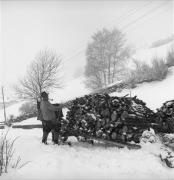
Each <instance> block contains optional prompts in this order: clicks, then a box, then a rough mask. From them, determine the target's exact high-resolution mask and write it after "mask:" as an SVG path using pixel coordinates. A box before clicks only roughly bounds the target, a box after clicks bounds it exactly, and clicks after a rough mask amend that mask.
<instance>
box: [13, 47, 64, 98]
mask: <svg viewBox="0 0 174 180" xmlns="http://www.w3.org/2000/svg"><path fill="white" fill-rule="evenodd" d="M60 70H61V58H60V57H58V56H57V55H56V53H54V52H53V51H50V50H43V51H40V52H39V53H38V55H37V56H36V57H35V59H34V61H32V62H31V64H30V66H29V67H28V70H27V72H26V75H25V77H24V78H22V79H20V80H19V83H18V84H17V85H15V87H14V88H15V91H16V93H17V95H18V96H19V97H22V98H25V99H36V98H38V97H39V95H40V93H41V92H42V91H50V90H51V89H53V88H60V87H61V74H60Z"/></svg>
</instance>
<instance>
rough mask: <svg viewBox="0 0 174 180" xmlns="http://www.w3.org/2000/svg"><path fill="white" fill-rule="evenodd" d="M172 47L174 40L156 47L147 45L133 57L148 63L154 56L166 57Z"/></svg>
mask: <svg viewBox="0 0 174 180" xmlns="http://www.w3.org/2000/svg"><path fill="white" fill-rule="evenodd" d="M172 47H173V48H174V41H171V42H169V43H167V44H164V45H161V46H158V47H154V48H150V47H146V48H143V49H140V50H138V51H137V52H136V53H135V54H134V55H133V56H132V58H133V59H136V60H138V61H139V60H140V61H144V62H146V63H150V62H151V60H152V59H153V58H154V57H157V58H162V59H165V58H166V56H167V53H168V51H169V50H171V48H172Z"/></svg>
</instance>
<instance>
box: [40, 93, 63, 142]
mask: <svg viewBox="0 0 174 180" xmlns="http://www.w3.org/2000/svg"><path fill="white" fill-rule="evenodd" d="M41 98H42V99H41V102H40V111H41V114H42V125H43V137H42V142H43V143H44V144H47V137H48V134H49V133H50V132H51V131H52V130H53V133H54V143H56V144H57V143H58V132H57V131H56V129H57V128H56V121H57V118H56V114H55V111H60V110H61V109H62V105H59V106H57V107H56V106H54V105H52V104H51V103H50V102H49V101H48V94H47V93H46V92H42V93H41Z"/></svg>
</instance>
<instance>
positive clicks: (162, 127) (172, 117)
mask: <svg viewBox="0 0 174 180" xmlns="http://www.w3.org/2000/svg"><path fill="white" fill-rule="evenodd" d="M156 115H157V123H158V124H159V130H158V131H160V132H164V133H174V100H170V101H166V102H165V103H163V105H162V107H161V108H160V109H157V113H156Z"/></svg>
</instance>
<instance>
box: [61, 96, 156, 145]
mask: <svg viewBox="0 0 174 180" xmlns="http://www.w3.org/2000/svg"><path fill="white" fill-rule="evenodd" d="M154 117H155V114H154V112H153V111H152V110H150V109H149V108H148V107H146V104H145V103H144V102H143V101H142V100H139V99H138V98H137V97H136V96H135V97H133V98H131V97H126V96H125V97H112V96H109V95H108V94H94V95H86V96H84V97H81V98H76V99H75V100H74V101H72V102H71V106H70V107H69V111H68V113H67V117H66V120H65V119H63V120H62V122H61V131H62V133H64V134H68V133H69V134H72V135H76V136H82V137H87V138H88V137H96V138H100V139H103V140H110V141H117V142H119V141H121V142H131V141H134V142H136V143H138V142H139V141H140V137H141V135H142V133H143V131H144V130H147V129H149V128H150V127H152V126H153V124H152V123H153V120H154Z"/></svg>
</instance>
